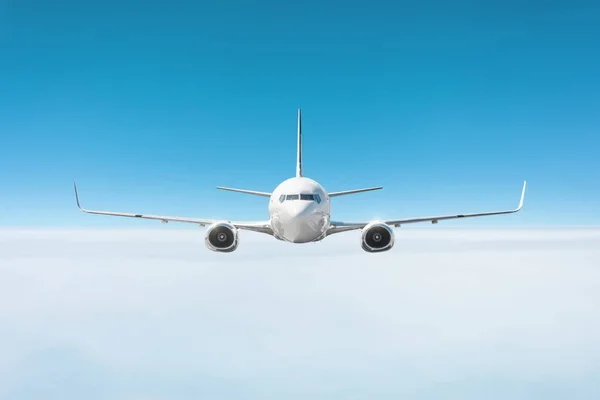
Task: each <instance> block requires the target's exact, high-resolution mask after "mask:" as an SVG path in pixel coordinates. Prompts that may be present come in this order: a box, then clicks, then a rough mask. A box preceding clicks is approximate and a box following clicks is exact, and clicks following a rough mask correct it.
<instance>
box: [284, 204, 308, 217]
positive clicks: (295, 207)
mask: <svg viewBox="0 0 600 400" xmlns="http://www.w3.org/2000/svg"><path fill="white" fill-rule="evenodd" d="M312 211H313V204H312V203H305V202H302V203H300V202H298V203H295V204H291V205H290V208H289V209H288V214H289V216H290V218H295V217H301V216H304V215H308V214H310V213H312Z"/></svg>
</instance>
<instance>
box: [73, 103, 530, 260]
mask: <svg viewBox="0 0 600 400" xmlns="http://www.w3.org/2000/svg"><path fill="white" fill-rule="evenodd" d="M526 185H527V181H525V182H523V190H522V192H521V201H520V202H519V206H518V207H517V208H516V209H514V210H507V211H492V212H482V213H475V214H455V215H440V216H436V217H421V218H405V219H391V220H377V221H362V222H340V221H332V220H331V219H330V215H331V203H330V202H331V198H333V197H338V196H345V195H349V194H354V193H361V192H367V191H371V190H378V189H382V188H383V187H381V186H378V187H371V188H365V189H355V190H346V191H342V192H331V193H328V192H327V191H326V190H325V189H324V188H323V186H321V185H320V184H319V183H317V182H315V181H314V180H312V179H310V178H307V177H305V176H304V175H303V173H302V114H301V110H300V109H299V110H298V149H297V159H296V176H295V177H293V178H289V179H287V180H285V181H283V182H282V183H281V184H280V185H279V186H277V188H275V190H274V191H273V192H272V193H268V192H259V191H255V190H245V189H234V188H227V187H221V186H218V187H217V189H221V190H229V191H232V192H240V193H245V194H250V195H255V196H264V197H268V198H269V219H268V220H266V221H252V222H239V221H229V220H213V219H202V218H186V217H166V216H160V215H146V214H131V213H121V212H111V211H92V210H86V209H84V208H82V207H81V204H80V202H79V194H78V192H77V184H76V183H74V187H75V198H76V200H77V206H78V207H79V209H80V210H81V211H83V212H86V213H89V214H101V215H113V216H118V217H132V218H145V219H154V220H160V221H162V222H163V223H168V222H171V221H173V222H188V223H192V224H198V225H200V226H208V229H207V231H206V234H205V243H206V246H207V247H208V248H209V249H210V250H212V251H217V252H232V251H234V250H235V249H237V247H238V244H239V233H238V232H239V231H240V230H248V231H254V232H261V233H266V234H268V235H271V236H273V237H275V238H276V239H279V240H283V241H286V242H291V243H309V242H318V241H320V240H323V239H324V238H325V237H327V236H330V235H333V234H335V233H340V232H346V231H351V230H356V229H362V239H361V240H362V248H363V249H364V250H365V251H367V252H370V253H375V252H382V251H387V250H390V249H391V248H392V247H393V246H394V231H393V229H392V227H400V226H402V225H404V224H412V223H416V222H431V223H433V224H437V223H438V221H442V220H448V219H455V218H468V217H483V216H487V215H500V214H511V213H515V212H517V211H519V210H520V209H521V208H522V207H523V199H524V197H525V187H526Z"/></svg>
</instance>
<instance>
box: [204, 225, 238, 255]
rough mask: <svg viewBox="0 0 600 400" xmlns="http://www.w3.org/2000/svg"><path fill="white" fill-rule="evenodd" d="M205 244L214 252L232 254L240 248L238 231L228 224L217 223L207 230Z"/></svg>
mask: <svg viewBox="0 0 600 400" xmlns="http://www.w3.org/2000/svg"><path fill="white" fill-rule="evenodd" d="M204 242H205V243H206V247H208V248H209V249H210V250H212V251H218V252H222V253H230V252H232V251H234V250H235V249H237V247H238V230H237V228H236V227H235V226H233V225H231V224H230V223H228V222H224V221H223V222H216V223H214V224H212V225H211V226H210V227H209V228H208V229H207V230H206V235H205V236H204Z"/></svg>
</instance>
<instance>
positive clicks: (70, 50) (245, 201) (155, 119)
mask: <svg viewBox="0 0 600 400" xmlns="http://www.w3.org/2000/svg"><path fill="white" fill-rule="evenodd" d="M212 3H214V4H211V3H209V2H189V3H172V2H166V1H165V2H152V3H150V4H149V3H148V2H138V1H119V2H114V1H106V2H101V4H100V3H89V2H75V1H63V2H60V3H58V4H56V3H52V4H51V3H48V2H41V1H19V2H17V1H8V2H6V1H4V2H2V4H1V5H0V54H1V55H2V56H1V57H0V137H1V142H0V187H1V190H0V209H2V213H1V214H2V217H1V219H2V220H1V222H0V224H1V225H3V226H14V225H29V226H32V225H38V226H65V225H67V226H109V225H115V226H116V225H118V226H132V227H133V226H135V227H148V226H157V225H156V224H155V223H153V222H151V221H131V220H127V219H125V220H122V219H118V218H110V217H94V216H86V215H83V214H80V213H79V212H78V211H77V209H76V208H75V203H74V199H73V192H72V181H73V180H74V179H77V181H78V184H79V186H80V190H81V195H82V201H83V203H84V205H85V206H87V207H90V208H110V209H113V210H117V211H132V212H145V213H160V214H169V215H186V216H198V217H220V218H231V219H264V218H266V216H267V215H266V202H265V199H263V198H254V197H249V196H244V195H239V194H234V193H226V192H219V191H217V190H216V189H214V186H216V185H224V186H237V187H244V188H250V189H256V190H272V189H274V187H275V186H276V185H277V184H278V183H279V182H280V181H281V180H283V179H285V178H287V177H290V176H292V175H293V174H294V168H295V167H294V162H295V151H296V149H295V125H296V109H297V108H298V107H301V108H302V109H303V116H304V120H303V126H304V134H305V135H304V144H305V148H304V157H305V160H304V161H305V162H304V166H305V173H306V175H308V176H310V177H312V178H314V179H317V180H318V181H319V182H321V183H322V184H323V185H324V186H325V188H326V189H328V190H342V189H350V188H355V187H363V186H370V185H383V186H385V189H384V190H382V191H380V192H374V193H368V194H362V195H357V196H353V197H347V198H344V199H339V201H336V202H335V203H334V208H333V212H334V218H343V219H359V220H364V219H368V218H374V217H404V216H406V217H408V216H417V215H424V214H425V215H427V214H434V213H435V214H437V213H453V212H470V211H480V210H482V211H485V210H488V209H496V208H504V207H513V206H515V205H516V203H517V202H518V196H519V191H520V187H521V184H522V181H523V179H527V180H528V193H527V198H526V204H525V205H526V208H525V209H524V210H523V213H522V214H519V215H518V216H510V217H498V218H496V217H494V218H490V219H482V220H478V221H468V222H464V221H460V222H450V223H448V224H451V225H452V226H459V224H460V225H465V226H482V225H495V226H505V225H513V226H522V225H539V226H546V225H599V224H600V212H599V211H600V184H599V183H598V182H599V179H598V178H599V177H600V176H599V175H600V173H599V171H600V158H599V157H598V156H597V149H598V148H599V147H600V139H599V137H600V136H599V135H598V132H599V131H600V114H599V113H598V110H600V78H599V77H598V71H600V51H598V45H597V44H598V38H599V37H600V5H599V4H598V2H593V1H589V2H574V3H573V2H566V1H565V2H540V3H539V4H537V3H536V2H525V3H524V2H506V1H503V2H487V3H486V4H483V3H481V2H464V1H459V2H451V3H447V2H420V3H419V4H413V3H412V2H411V3H399V2H391V1H390V2H377V1H370V2H361V3H356V2H348V1H344V2H327V3H323V2H317V1H304V2H301V3H298V2H283V3H285V4H283V3H282V4H279V3H278V2H260V3H256V2H253V3H251V4H250V3H247V2H228V3H219V4H217V3H218V2H212Z"/></svg>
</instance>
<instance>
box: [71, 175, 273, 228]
mask: <svg viewBox="0 0 600 400" xmlns="http://www.w3.org/2000/svg"><path fill="white" fill-rule="evenodd" d="M73 187H74V188H75V199H76V200H77V207H79V209H80V210H81V211H83V212H84V213H88V214H99V215H110V216H114V217H129V218H142V219H153V220H158V221H162V222H163V223H167V222H187V223H190V224H197V225H199V226H207V225H212V224H214V223H215V222H219V221H222V220H216V219H204V218H187V217H168V216H162V215H150V214H134V213H123V212H114V211H94V210H87V209H85V208H83V207H81V203H80V202H79V193H78V191H77V184H76V183H73ZM227 222H229V223H230V224H232V225H233V226H235V227H236V228H238V229H244V230H248V231H254V232H260V233H266V234H269V235H273V230H272V229H271V224H270V222H269V221H250V222H236V221H227Z"/></svg>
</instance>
